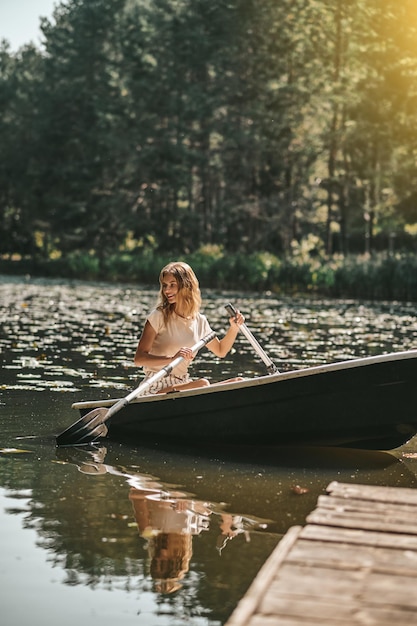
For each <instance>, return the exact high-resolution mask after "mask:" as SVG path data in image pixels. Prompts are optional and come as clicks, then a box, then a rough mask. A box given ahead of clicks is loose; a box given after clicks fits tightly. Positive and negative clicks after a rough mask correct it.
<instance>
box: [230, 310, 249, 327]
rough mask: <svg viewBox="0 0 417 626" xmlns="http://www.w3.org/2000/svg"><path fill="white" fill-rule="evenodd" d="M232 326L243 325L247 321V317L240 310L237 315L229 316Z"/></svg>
mask: <svg viewBox="0 0 417 626" xmlns="http://www.w3.org/2000/svg"><path fill="white" fill-rule="evenodd" d="M229 323H230V326H238V327H239V326H241V325H242V324H244V323H245V318H244V317H243V315H242V313H241V312H240V311H236V315H234V316H233V317H230V318H229Z"/></svg>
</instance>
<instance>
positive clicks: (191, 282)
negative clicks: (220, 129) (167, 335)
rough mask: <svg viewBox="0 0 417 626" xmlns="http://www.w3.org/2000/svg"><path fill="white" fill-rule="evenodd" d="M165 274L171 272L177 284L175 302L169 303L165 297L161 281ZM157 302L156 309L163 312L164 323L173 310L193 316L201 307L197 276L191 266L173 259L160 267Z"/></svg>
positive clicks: (186, 315)
mask: <svg viewBox="0 0 417 626" xmlns="http://www.w3.org/2000/svg"><path fill="white" fill-rule="evenodd" d="M167 274H172V276H174V278H175V280H176V281H177V285H178V294H177V302H176V303H175V304H170V303H169V301H168V299H167V298H166V296H165V294H164V292H163V289H162V282H163V279H164V277H165V276H166V275H167ZM159 283H160V290H159V302H158V309H160V310H161V311H162V312H163V314H164V319H165V323H167V322H168V319H169V317H170V316H171V315H172V314H173V313H174V311H175V312H176V313H177V314H178V315H181V316H182V317H191V318H193V317H195V316H196V315H197V313H198V312H199V310H200V307H201V293H200V286H199V283H198V280H197V276H196V275H195V274H194V272H193V270H192V269H191V267H190V266H189V265H188V264H187V263H184V262H183V261H173V262H172V263H168V265H165V267H163V268H162V270H161V272H160V274H159Z"/></svg>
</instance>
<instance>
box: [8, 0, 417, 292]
mask: <svg viewBox="0 0 417 626" xmlns="http://www.w3.org/2000/svg"><path fill="white" fill-rule="evenodd" d="M41 30H42V34H43V38H42V46H41V47H39V48H37V47H35V46H34V45H33V44H28V45H26V46H24V47H22V48H21V49H19V50H18V51H17V52H11V50H10V46H9V44H8V42H7V41H5V40H3V41H2V42H1V46H0V112H1V115H0V136H1V142H0V259H2V260H3V261H4V260H7V259H8V260H10V259H30V260H31V261H32V262H39V263H41V262H42V261H45V262H46V261H48V262H50V261H56V262H60V263H63V262H64V261H65V259H67V260H68V259H71V258H72V259H74V258H76V257H77V258H79V259H80V258H87V257H89V258H94V259H96V260H97V263H98V265H99V266H103V264H105V263H106V262H107V267H108V259H109V258H110V256H111V255H115V254H118V255H119V258H121V257H122V256H123V255H128V257H130V258H131V259H132V258H149V257H150V256H152V255H153V256H154V257H155V256H156V257H158V258H159V257H162V256H164V255H167V256H170V257H172V256H173V255H176V256H178V257H180V256H186V257H187V256H189V257H190V258H193V255H194V257H195V256H196V255H197V256H198V255H200V257H201V255H204V254H206V255H208V256H210V257H212V258H218V257H219V256H221V257H223V258H225V257H227V256H229V258H232V257H233V258H237V257H238V258H240V259H241V260H242V259H245V258H246V259H247V258H249V257H251V258H252V257H253V255H254V254H257V255H258V258H262V259H265V258H269V259H273V260H274V262H275V260H276V259H278V260H279V261H277V263H278V262H279V263H280V264H281V265H282V264H287V265H288V264H291V263H293V261H294V259H297V258H298V259H300V258H301V259H304V258H305V257H306V256H307V257H308V258H309V259H310V260H311V259H314V258H320V259H324V260H325V262H326V264H327V266H329V263H331V260H332V259H337V260H338V261H337V262H338V263H340V262H341V261H340V259H343V263H346V262H347V259H352V256H353V255H354V256H355V258H356V259H359V258H360V259H361V262H362V261H363V260H364V259H369V258H375V257H374V256H373V255H378V254H380V255H381V254H382V255H384V259H385V257H386V258H387V259H388V261H387V262H389V263H392V258H395V257H396V255H397V256H398V255H401V261H402V263H404V255H405V256H406V257H407V258H408V259H409V264H408V267H409V268H410V264H411V265H412V272H413V274H414V272H415V269H416V265H415V257H416V254H415V253H416V251H417V3H416V2H415V0H401V1H400V2H399V1H398V0H210V1H209V2H208V1H207V0H66V1H64V2H60V3H59V4H57V5H56V8H55V10H54V14H53V18H51V19H50V20H49V19H46V18H43V19H42V24H41ZM262 255H263V256H262ZM390 259H391V260H390ZM349 262H350V263H352V260H350V261H349ZM381 262H382V261H381V260H379V261H378V263H381ZM271 263H272V261H271ZM403 269H404V268H403ZM409 271H410V272H411V269H409ZM416 289H417V287H416ZM416 293H417V292H416Z"/></svg>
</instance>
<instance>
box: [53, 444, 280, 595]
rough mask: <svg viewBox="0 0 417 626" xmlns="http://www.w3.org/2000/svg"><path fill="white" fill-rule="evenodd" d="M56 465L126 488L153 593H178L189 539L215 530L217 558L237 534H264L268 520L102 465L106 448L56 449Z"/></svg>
mask: <svg viewBox="0 0 417 626" xmlns="http://www.w3.org/2000/svg"><path fill="white" fill-rule="evenodd" d="M56 454H57V458H58V459H60V461H61V462H65V463H72V464H75V465H76V466H77V467H78V469H79V471H80V472H81V473H83V474H87V475H89V476H97V477H100V476H103V475H105V474H111V475H113V476H121V477H123V478H124V480H125V481H126V482H127V484H128V485H129V486H130V490H129V494H128V497H129V500H130V502H131V504H132V507H133V512H134V517H135V520H136V524H137V528H138V532H139V536H140V537H141V538H142V539H143V540H144V541H145V543H146V549H147V552H148V555H149V574H150V576H151V578H152V580H153V581H154V583H155V584H154V590H155V591H156V592H158V593H163V594H169V593H173V592H175V591H178V590H179V589H181V587H182V584H181V581H182V579H183V578H184V576H185V575H186V574H187V572H188V571H189V568H190V560H191V558H192V554H193V549H192V542H193V536H196V535H200V534H201V533H202V532H203V531H209V530H210V525H211V526H212V527H214V529H217V530H216V532H217V538H216V541H215V544H214V547H215V548H216V551H217V553H218V555H219V556H220V555H221V554H222V551H223V550H224V548H225V547H226V545H227V543H228V542H229V541H230V540H231V539H233V538H234V537H236V536H238V535H241V534H242V535H243V536H244V537H245V540H246V541H250V534H251V533H252V532H256V531H270V526H271V530H272V526H273V525H272V524H270V523H268V520H261V519H256V520H255V519H250V518H248V517H246V516H244V515H239V514H237V515H236V514H231V513H229V512H226V511H224V510H223V508H224V505H223V506H222V505H221V504H216V503H214V502H206V501H201V500H198V499H195V498H191V497H190V494H187V493H186V492H184V491H179V490H178V489H173V488H171V487H169V485H164V484H163V483H161V482H159V481H157V480H156V479H155V478H154V477H153V476H150V475H146V474H143V473H139V472H137V471H133V470H132V469H129V470H128V469H127V468H126V467H120V466H115V465H110V464H106V463H105V460H106V455H107V448H106V447H104V446H99V447H95V446H91V447H90V448H84V449H83V448H81V449H68V448H57V450H56Z"/></svg>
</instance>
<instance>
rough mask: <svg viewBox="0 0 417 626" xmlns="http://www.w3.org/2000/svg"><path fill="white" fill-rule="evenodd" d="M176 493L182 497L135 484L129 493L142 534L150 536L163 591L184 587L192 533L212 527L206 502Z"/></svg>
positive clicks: (155, 574) (152, 557) (157, 580)
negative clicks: (138, 486)
mask: <svg viewBox="0 0 417 626" xmlns="http://www.w3.org/2000/svg"><path fill="white" fill-rule="evenodd" d="M175 495H177V496H178V495H180V496H181V499H179V498H178V497H172V494H170V495H169V496H167V495H166V494H165V493H164V492H162V491H159V492H156V491H155V492H153V493H150V492H149V491H148V490H144V489H137V488H135V487H132V488H131V490H130V493H129V499H130V501H131V502H132V505H133V511H134V514H135V519H136V523H137V525H138V530H139V534H140V535H141V537H143V538H144V539H146V540H147V547H148V553H149V558H150V575H151V577H152V579H153V580H154V581H155V589H156V590H157V591H160V592H162V593H172V592H173V591H176V590H177V589H179V588H180V587H181V584H180V582H179V581H180V580H182V579H183V577H184V575H185V574H186V573H187V572H188V569H189V563H190V559H191V556H192V552H193V551H192V536H193V535H198V534H200V533H201V532H202V531H203V530H208V528H209V515H210V514H211V510H210V509H209V508H208V507H207V506H206V505H205V504H204V503H203V502H198V501H194V500H187V499H183V498H182V496H183V494H175Z"/></svg>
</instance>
